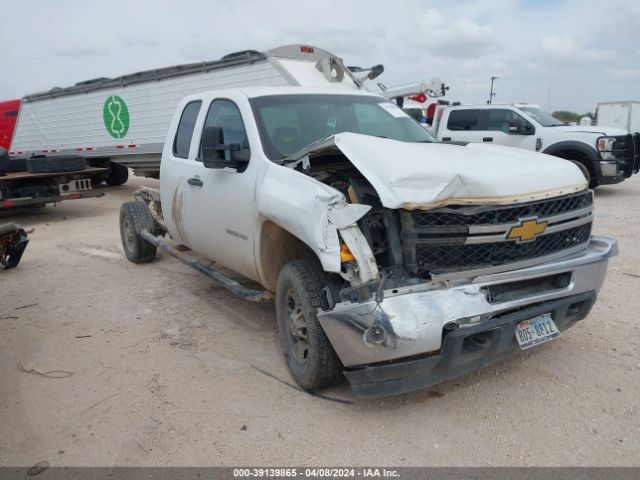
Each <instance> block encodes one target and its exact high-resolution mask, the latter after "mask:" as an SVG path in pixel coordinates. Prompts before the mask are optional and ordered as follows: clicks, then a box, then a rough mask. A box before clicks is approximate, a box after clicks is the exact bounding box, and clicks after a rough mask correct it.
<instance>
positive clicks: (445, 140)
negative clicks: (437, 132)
mask: <svg viewBox="0 0 640 480" xmlns="http://www.w3.org/2000/svg"><path fill="white" fill-rule="evenodd" d="M442 141H443V142H450V141H451V137H442Z"/></svg>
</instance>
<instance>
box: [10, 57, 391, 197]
mask: <svg viewBox="0 0 640 480" xmlns="http://www.w3.org/2000/svg"><path fill="white" fill-rule="evenodd" d="M374 68H375V69H376V70H375V73H374V74H371V72H372V70H371V69H364V70H363V69H359V70H363V71H365V73H366V74H368V75H369V78H373V76H375V75H379V74H380V73H381V72H382V66H376V67H374ZM361 81H363V80H361V79H359V78H358V76H356V75H355V74H352V73H351V72H350V71H349V70H348V69H347V68H346V67H344V65H343V64H342V61H341V60H340V59H339V58H337V57H336V56H335V55H333V54H332V53H330V52H327V51H326V50H323V49H321V48H318V47H310V46H305V45H287V46H283V47H278V48H274V49H271V50H268V51H266V52H264V53H262V52H258V51H256V50H246V51H242V52H237V53H232V54H229V55H225V56H224V57H222V58H221V59H219V60H215V61H208V62H198V63H192V64H184V65H176V66H172V67H165V68H159V69H153V70H148V71H143V72H137V73H133V74H129V75H123V76H120V77H116V78H96V79H93V80H87V81H83V82H78V83H76V84H75V85H74V86H71V87H67V88H53V89H51V90H48V91H45V92H40V93H35V94H32V95H27V96H26V97H24V98H23V99H22V105H21V108H20V113H19V117H18V122H17V126H16V131H15V134H14V137H13V142H12V144H11V149H10V150H11V151H12V154H14V155H27V156H30V155H42V154H45V155H49V156H51V155H68V154H80V155H83V156H85V157H86V158H87V160H88V162H89V164H90V165H91V166H93V167H100V168H107V169H108V170H107V174H105V175H104V176H103V177H101V178H96V179H95V180H96V182H100V181H102V180H105V181H106V182H107V183H108V184H110V185H120V184H122V183H124V182H126V181H127V177H128V170H127V168H131V169H133V171H134V173H135V174H136V175H141V176H149V177H155V178H157V177H158V174H159V170H160V157H161V155H162V147H163V145H164V138H165V135H166V133H167V129H168V128H169V123H170V121H171V118H172V116H173V113H174V111H175V108H176V105H177V104H178V102H179V101H180V100H181V99H182V98H183V97H184V96H185V95H189V94H191V93H196V92H201V91H204V90H214V89H221V88H229V87H246V86H276V85H290V86H298V85H305V86H325V85H327V84H328V83H330V84H331V86H333V87H335V88H348V89H357V88H358V85H359V83H360V82H361Z"/></svg>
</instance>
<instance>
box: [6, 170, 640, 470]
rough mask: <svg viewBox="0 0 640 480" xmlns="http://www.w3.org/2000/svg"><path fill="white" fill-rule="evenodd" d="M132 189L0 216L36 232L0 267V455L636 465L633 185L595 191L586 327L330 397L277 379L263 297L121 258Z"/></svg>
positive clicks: (636, 222)
mask: <svg viewBox="0 0 640 480" xmlns="http://www.w3.org/2000/svg"><path fill="white" fill-rule="evenodd" d="M139 185H151V186H153V185H157V182H156V181H154V180H149V179H140V178H133V179H132V180H130V181H129V183H128V184H127V185H124V186H122V187H116V188H109V187H103V188H102V191H104V192H105V193H106V196H105V197H103V198H98V199H89V200H80V201H70V202H63V203H61V204H59V205H58V206H55V207H53V206H51V207H47V208H46V209H40V210H39V211H37V212H34V213H32V214H28V215H21V216H19V217H10V218H5V219H0V221H2V220H13V221H19V222H20V223H21V224H23V225H24V226H25V227H27V228H32V227H33V228H35V231H34V232H33V233H32V234H31V242H30V244H29V246H28V248H27V251H26V253H25V256H24V258H23V261H22V263H21V264H20V266H19V267H18V268H17V269H15V270H13V271H7V272H0V465H2V466H31V465H33V464H35V463H37V462H41V461H47V462H49V464H50V465H52V466H55V465H85V466H94V465H99V466H106V465H109V466H140V465H145V466H152V465H153V466H163V465H175V466H207V465H227V466H230V465H264V466H267V465H274V466H284V465H336V466H344V465H365V466H367V465H369V466H370V465H381V466H421V465H438V466H444V465H457V466H471V465H474V466H476V465H482V466H494V465H513V466H523V465H562V466H564V465H602V466H604V465H620V466H621V465H640V395H639V392H640V328H639V324H638V306H639V305H640V303H639V301H638V292H639V291H640V248H639V247H638V245H639V244H638V243H637V242H638V241H640V178H637V177H636V178H634V179H631V180H630V181H626V182H624V183H623V184H621V185H617V186H612V187H602V188H599V189H597V190H596V209H597V219H596V224H595V232H596V233H597V234H603V235H609V236H614V237H616V238H617V239H618V241H619V242H620V255H619V256H618V257H616V258H613V259H612V260H611V262H610V264H609V274H608V278H607V281H606V283H605V286H604V288H603V290H602V292H601V294H600V298H599V302H598V303H597V304H596V306H595V308H594V310H593V311H592V313H591V314H590V316H589V317H588V318H587V319H586V320H584V321H583V322H581V323H580V324H578V325H577V326H576V327H574V328H573V329H571V330H569V331H568V332H566V333H565V334H563V335H562V337H561V338H560V339H558V340H557V341H554V342H550V343H548V344H545V345H542V346H540V347H537V348H535V349H533V350H530V351H528V352H526V353H523V354H522V355H520V356H519V357H517V358H516V359H515V360H513V361H510V362H507V363H500V364H498V365H496V366H493V367H490V368H487V369H485V370H483V371H480V372H476V373H473V374H470V375H466V376H464V377H462V378H459V379H456V380H453V381H449V382H447V383H445V384H442V385H439V386H437V387H436V388H432V389H431V390H428V391H422V392H417V393H413V394H408V395H403V396H399V397H393V398H387V399H382V400H360V399H358V398H356V397H354V396H353V394H352V393H351V391H350V389H349V387H348V386H347V385H346V384H345V385H343V386H341V387H338V388H335V389H333V390H330V391H327V392H324V393H325V395H326V396H328V397H331V398H332V399H340V400H343V401H335V400H330V399H325V398H319V397H314V396H310V395H308V394H305V393H302V392H300V391H297V390H296V389H294V388H292V387H291V386H288V385H287V384H286V383H284V382H291V379H290V377H289V374H288V371H287V369H286V366H285V363H284V361H283V358H282V355H281V352H280V348H279V345H278V342H277V338H276V332H275V328H276V327H275V325H276V322H275V314H274V307H273V305H272V304H264V305H257V304H252V303H248V302H245V301H243V300H241V299H238V298H235V297H233V296H232V295H231V294H229V293H227V292H226V291H225V290H222V289H220V288H218V287H216V286H215V285H213V284H212V283H211V281H209V280H208V279H207V278H205V277H203V276H201V275H200V274H198V273H196V272H194V271H192V270H190V269H189V268H188V267H186V266H184V265H182V264H181V263H179V262H178V261H176V260H175V259H173V258H171V257H169V256H167V255H164V256H160V257H159V259H158V260H157V261H155V262H153V263H151V264H147V265H141V266H136V265H133V264H131V263H129V262H127V260H126V259H125V258H124V256H123V253H122V248H121V245H120V238H119V231H118V210H119V207H120V204H121V203H122V202H123V201H126V200H128V199H129V198H130V194H131V192H132V191H133V190H135V189H136V188H137V187H138V186H139ZM18 363H20V364H21V365H22V366H23V367H24V369H25V370H29V369H35V370H37V371H39V372H48V371H52V370H59V371H67V372H72V373H73V375H71V376H66V377H65V378H46V377H43V376H39V375H36V374H30V373H26V372H24V371H21V370H20V369H19V368H18V367H17V365H18ZM59 375H60V376H64V375H65V374H59Z"/></svg>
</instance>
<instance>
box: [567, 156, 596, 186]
mask: <svg viewBox="0 0 640 480" xmlns="http://www.w3.org/2000/svg"><path fill="white" fill-rule="evenodd" d="M569 161H570V162H572V163H573V164H574V165H575V166H576V167H578V168H579V169H580V171H581V172H582V174H583V175H584V178H585V179H586V180H587V183H588V184H589V187H591V188H593V187H595V186H597V182H594V179H593V177H592V175H591V172H590V171H589V169H588V168H587V167H586V166H585V165H584V164H583V163H580V162H578V161H577V160H569Z"/></svg>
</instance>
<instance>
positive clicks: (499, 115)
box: [487, 108, 533, 133]
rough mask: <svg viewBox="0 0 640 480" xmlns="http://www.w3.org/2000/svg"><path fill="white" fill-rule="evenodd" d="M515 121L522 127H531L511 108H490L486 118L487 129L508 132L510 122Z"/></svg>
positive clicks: (531, 126)
mask: <svg viewBox="0 0 640 480" xmlns="http://www.w3.org/2000/svg"><path fill="white" fill-rule="evenodd" d="M513 122H516V123H518V124H519V125H522V126H523V127H525V128H526V127H530V128H533V125H531V124H530V123H529V122H528V121H527V120H525V119H524V117H522V116H521V115H519V114H518V113H516V112H514V111H513V110H506V109H502V108H498V109H495V110H494V109H490V110H489V116H488V119H487V130H492V131H499V132H504V133H509V126H510V124H511V123H513Z"/></svg>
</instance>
